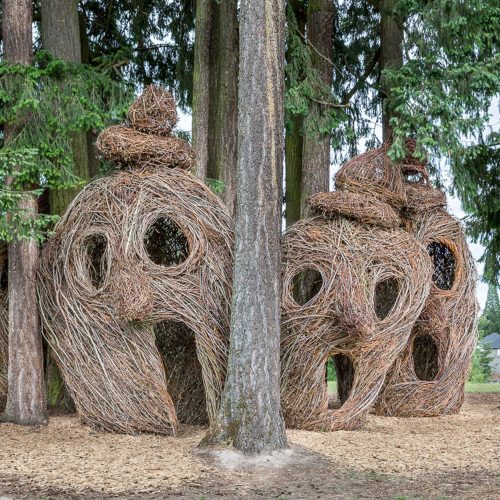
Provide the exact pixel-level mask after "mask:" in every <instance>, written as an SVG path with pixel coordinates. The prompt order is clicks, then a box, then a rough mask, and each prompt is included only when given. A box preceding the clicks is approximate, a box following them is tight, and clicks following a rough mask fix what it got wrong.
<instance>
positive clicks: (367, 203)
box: [308, 191, 401, 228]
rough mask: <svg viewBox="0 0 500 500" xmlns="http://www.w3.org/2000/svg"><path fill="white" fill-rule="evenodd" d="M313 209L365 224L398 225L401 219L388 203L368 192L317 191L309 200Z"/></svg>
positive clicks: (319, 212)
mask: <svg viewBox="0 0 500 500" xmlns="http://www.w3.org/2000/svg"><path fill="white" fill-rule="evenodd" d="M308 203H309V206H310V207H311V210H312V211H313V212H315V213H317V214H320V215H324V216H326V217H329V216H332V215H343V216H345V217H349V218H351V219H356V220H359V221H361V222H364V223H365V224H371V225H376V226H381V227H387V228H391V227H398V226H399V225H400V224H401V219H400V217H399V215H398V214H397V213H396V211H395V210H394V209H393V208H392V207H391V206H390V205H388V204H387V203H384V202H383V201H380V200H378V199H377V198H375V197H374V196H370V195H367V194H359V193H351V192H349V191H334V192H333V193H316V194H314V195H313V196H311V197H310V199H309V200H308Z"/></svg>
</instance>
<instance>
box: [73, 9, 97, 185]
mask: <svg viewBox="0 0 500 500" xmlns="http://www.w3.org/2000/svg"><path fill="white" fill-rule="evenodd" d="M78 25H79V28H80V51H81V54H82V57H81V60H82V63H83V64H91V62H92V54H91V51H90V42H89V36H88V33H87V17H86V16H85V13H84V12H82V11H80V10H79V11H78ZM96 140H97V131H96V130H89V131H88V132H87V157H88V162H89V177H90V178H92V177H95V176H96V175H97V174H98V173H99V169H100V167H101V162H100V161H99V151H98V150H97V146H96V145H95V142H96Z"/></svg>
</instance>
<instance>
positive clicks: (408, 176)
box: [403, 170, 427, 186]
mask: <svg viewBox="0 0 500 500" xmlns="http://www.w3.org/2000/svg"><path fill="white" fill-rule="evenodd" d="M403 177H404V180H405V182H407V183H408V184H421V185H424V186H425V185H427V180H426V179H425V177H424V174H423V173H422V172H418V171H416V170H407V171H406V172H403Z"/></svg>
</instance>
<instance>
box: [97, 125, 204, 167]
mask: <svg viewBox="0 0 500 500" xmlns="http://www.w3.org/2000/svg"><path fill="white" fill-rule="evenodd" d="M97 147H98V148H99V151H100V152H101V154H102V156H103V157H104V158H105V159H106V160H108V161H109V162H111V163H114V164H115V165H118V166H120V167H124V168H128V169H135V168H149V167H158V168H166V167H171V168H182V169H185V170H189V169H190V168H191V167H193V165H194V163H195V153H194V149H193V148H192V147H191V146H189V144H187V143H186V142H185V141H183V140H182V139H180V138H178V137H168V136H167V137H159V136H156V135H152V134H146V133H144V132H140V131H138V130H135V129H132V128H129V127H124V126H123V125H115V126H112V127H108V128H107V129H105V130H104V131H103V132H101V133H100V134H99V137H98V138H97Z"/></svg>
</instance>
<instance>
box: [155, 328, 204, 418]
mask: <svg viewBox="0 0 500 500" xmlns="http://www.w3.org/2000/svg"><path fill="white" fill-rule="evenodd" d="M154 331H155V342H156V347H157V349H158V351H159V353H160V356H161V358H162V360H163V366H164V368H165V375H166V379H167V390H168V392H169V394H170V397H171V398H172V401H173V403H174V406H175V411H176V413H177V418H178V420H179V422H180V423H181V424H190V425H206V424H208V415H207V407H206V400H205V386H204V385H203V378H202V370H201V364H200V362H199V360H198V352H197V349H196V336H195V333H194V332H193V330H191V328H189V327H188V326H187V325H185V324H184V323H182V322H178V321H163V322H161V323H159V324H157V325H155V328H154Z"/></svg>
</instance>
